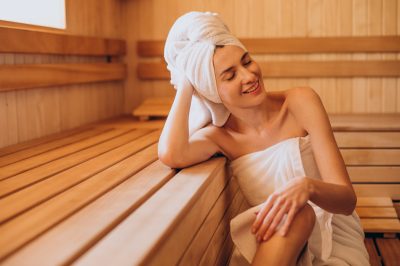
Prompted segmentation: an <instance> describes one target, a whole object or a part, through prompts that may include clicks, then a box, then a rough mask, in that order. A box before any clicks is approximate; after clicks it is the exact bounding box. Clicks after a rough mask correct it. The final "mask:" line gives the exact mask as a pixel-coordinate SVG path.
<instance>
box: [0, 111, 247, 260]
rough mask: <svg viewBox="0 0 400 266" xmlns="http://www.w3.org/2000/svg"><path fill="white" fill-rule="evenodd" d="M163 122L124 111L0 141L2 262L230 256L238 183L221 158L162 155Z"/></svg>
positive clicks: (238, 205)
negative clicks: (36, 137)
mask: <svg viewBox="0 0 400 266" xmlns="http://www.w3.org/2000/svg"><path fill="white" fill-rule="evenodd" d="M162 124H163V123H162V122H161V123H160V122H155V123H151V122H145V123H143V122H140V121H133V120H132V119H127V118H121V119H116V120H113V121H108V122H104V123H99V124H96V125H91V126H88V127H84V128H82V129H81V130H79V131H77V130H75V131H71V132H69V134H66V133H63V134H62V137H60V138H58V137H55V136H51V137H49V139H48V141H46V140H45V139H42V140H40V142H39V143H38V141H32V142H31V145H29V143H24V144H19V145H16V146H15V147H8V148H5V149H4V150H2V152H3V153H2V154H4V155H3V156H1V157H0V158H1V159H3V162H4V165H3V166H2V167H1V168H0V169H1V170H0V173H1V174H2V177H3V178H2V180H0V190H1V196H0V206H1V207H0V224H1V226H0V235H1V238H0V263H1V264H2V265H27V264H31V263H33V264H36V265H54V264H65V263H72V262H74V263H76V264H83V265H86V264H94V263H96V264H98V263H99V262H101V263H102V264H104V263H106V262H110V263H112V264H114V263H116V262H119V263H118V264H139V263H146V264H158V263H159V262H160V261H163V262H169V264H176V263H180V264H181V265H188V264H190V263H189V262H191V261H202V264H203V265H209V264H210V263H211V264H213V263H214V262H215V263H216V264H217V265H220V262H222V261H224V260H227V259H228V258H229V254H230V252H231V249H232V243H231V242H230V241H229V230H228V227H229V221H230V219H231V218H232V217H233V216H235V215H236V214H237V213H238V212H239V211H240V210H241V208H244V207H246V206H247V205H246V203H245V201H244V198H243V196H242V195H241V193H239V188H238V185H237V183H236V181H235V180H234V179H232V178H231V177H229V176H228V175H227V171H226V167H225V159H224V158H214V159H212V160H209V161H208V162H206V163H203V164H199V165H196V166H193V167H190V168H187V169H183V170H181V171H177V170H174V169H170V168H169V167H166V166H165V165H163V164H162V163H161V162H160V161H158V160H157V140H158V138H159V134H160V127H161V126H162ZM94 132H95V133H94ZM85 134H86V135H85ZM89 135H90V137H88V136H89ZM77 136H80V137H77ZM82 136H86V137H82ZM72 138H74V140H72ZM24 151H26V153H27V155H26V156H22V157H17V156H12V155H13V154H17V155H18V154H20V155H18V156H21V154H24ZM56 154H57V156H56ZM16 158H20V159H19V160H17V159H16ZM7 160H8V161H7ZM10 169H11V170H12V171H11V170H10ZM14 169H15V170H14ZM3 170H5V171H3ZM122 239H125V240H122ZM120 241H122V242H120ZM176 241H179V243H181V244H180V245H176ZM116 243H125V244H124V245H116ZM129 243H131V244H129ZM110 248H111V249H115V250H114V251H112V252H110V251H111V249H110ZM156 248H157V249H158V252H156V253H155V252H154V249H156ZM104 250H107V252H104ZM99 254H102V255H101V256H99ZM155 254H156V255H155Z"/></svg>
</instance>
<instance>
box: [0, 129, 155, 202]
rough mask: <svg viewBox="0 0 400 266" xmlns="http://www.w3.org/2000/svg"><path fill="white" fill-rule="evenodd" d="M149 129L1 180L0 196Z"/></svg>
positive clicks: (85, 159)
mask: <svg viewBox="0 0 400 266" xmlns="http://www.w3.org/2000/svg"><path fill="white" fill-rule="evenodd" d="M149 132H150V131H149V130H135V131H131V132H128V133H126V134H123V135H121V136H118V137H115V138H113V139H110V140H107V141H105V142H103V143H99V144H97V145H94V146H91V147H89V148H87V149H84V150H82V151H79V152H76V153H73V154H70V155H68V156H65V157H62V158H59V159H57V160H54V161H51V162H49V163H47V164H44V165H41V166H39V167H35V168H33V169H31V170H28V171H26V172H23V173H20V174H18V175H16V176H13V177H11V178H8V179H6V180H3V181H2V182H1V183H0V184H1V186H0V198H1V197H4V196H7V195H9V194H11V193H12V192H15V191H17V190H20V189H23V188H25V187H28V186H30V185H31V184H34V183H37V182H39V181H42V180H44V179H45V178H48V177H50V176H51V175H54V174H57V173H59V172H62V171H64V170H66V169H68V168H70V167H73V166H75V165H78V164H80V163H83V162H85V161H87V160H90V159H91V158H94V157H96V156H99V155H101V154H102V153H104V152H107V151H110V150H112V149H115V148H117V147H119V146H121V145H124V144H126V143H127V142H130V141H132V140H135V139H137V138H139V137H141V136H143V135H145V134H147V133H149Z"/></svg>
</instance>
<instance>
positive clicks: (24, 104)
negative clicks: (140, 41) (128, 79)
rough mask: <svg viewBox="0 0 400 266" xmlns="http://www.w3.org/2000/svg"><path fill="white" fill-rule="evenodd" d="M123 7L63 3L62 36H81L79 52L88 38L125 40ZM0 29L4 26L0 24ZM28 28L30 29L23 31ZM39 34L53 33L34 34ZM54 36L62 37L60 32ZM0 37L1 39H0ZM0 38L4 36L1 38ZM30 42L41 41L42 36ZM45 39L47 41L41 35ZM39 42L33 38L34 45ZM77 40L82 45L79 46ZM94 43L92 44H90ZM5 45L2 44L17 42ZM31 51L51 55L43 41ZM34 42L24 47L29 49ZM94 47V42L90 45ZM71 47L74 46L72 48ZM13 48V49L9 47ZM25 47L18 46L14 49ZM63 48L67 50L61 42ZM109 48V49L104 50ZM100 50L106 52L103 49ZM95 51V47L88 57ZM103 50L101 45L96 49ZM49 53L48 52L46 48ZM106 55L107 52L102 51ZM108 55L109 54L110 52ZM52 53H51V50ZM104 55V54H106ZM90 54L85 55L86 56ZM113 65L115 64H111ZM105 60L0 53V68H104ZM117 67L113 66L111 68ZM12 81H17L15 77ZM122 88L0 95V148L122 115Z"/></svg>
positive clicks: (75, 0) (102, 0)
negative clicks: (99, 65)
mask: <svg viewBox="0 0 400 266" xmlns="http://www.w3.org/2000/svg"><path fill="white" fill-rule="evenodd" d="M121 2H122V1H116V0H87V1H79V0H67V1H66V5H67V6H66V20H67V21H66V22H67V23H66V24H67V29H66V30H65V31H64V33H65V34H68V35H78V36H85V39H79V40H76V41H78V44H77V46H78V47H77V49H78V50H79V49H81V48H80V47H79V46H80V45H84V44H85V43H86V44H87V43H88V40H89V39H90V38H86V37H88V36H91V37H94V38H95V40H98V39H99V38H100V39H104V38H105V39H118V40H121V39H124V37H123V28H122V24H121V23H122V21H121V20H122V9H121V5H122V3H121ZM0 25H3V24H2V23H1V22H0ZM28 28H29V27H28ZM38 30H40V32H41V33H43V32H46V33H48V32H54V31H51V30H48V29H38ZM58 33H59V34H61V35H63V33H62V32H61V31H58ZM1 35H2V34H1ZM2 36H3V35H2ZM35 36H44V35H41V34H38V35H35ZM46 36H47V35H46ZM39 39H41V40H44V39H43V38H38V39H37V41H38V40H39ZM80 40H83V41H82V42H80ZM90 40H93V39H90ZM16 41H17V40H16V39H8V40H7V42H6V43H9V44H11V43H13V42H16ZM45 41H46V42H41V43H40V44H38V45H32V46H34V47H35V49H40V48H39V47H38V46H40V45H41V46H42V47H43V49H45V50H47V49H51V46H53V45H52V44H50V43H47V41H49V40H48V39H45ZM33 42H35V40H31V41H30V42H27V44H32V43H33ZM95 42H96V41H95ZM75 43H76V42H75ZM13 45H14V44H13ZM22 45H24V44H23V43H22V42H21V43H19V44H18V47H20V46H22ZM62 45H63V47H64V48H65V49H67V47H71V44H68V41H67V42H64V43H63V44H62ZM107 45H108V44H107ZM107 45H105V46H107ZM98 46H99V45H94V46H93V47H92V48H93V51H97V50H98ZM100 46H102V45H100ZM49 47H50V48H49ZM105 49H106V50H107V49H108V48H106V47H105ZM113 50H114V48H113V49H112V50H108V52H110V51H113ZM50 52H51V50H50ZM108 52H107V53H108ZM89 53H90V52H89ZM111 60H112V61H114V60H115V59H114V58H111ZM106 61H107V58H106V57H105V56H102V57H100V56H96V57H94V56H90V57H88V56H85V57H84V56H79V57H78V56H72V55H52V56H50V55H44V54H15V53H4V51H3V52H1V53H0V66H2V65H15V64H42V63H43V64H54V63H58V64H66V63H98V62H104V63H105V62H106ZM115 63H116V62H115ZM15 78H19V77H17V76H16V75H15ZM123 94H124V85H123V83H122V82H120V81H117V82H114V81H110V82H102V83H96V84H78V85H70V86H62V87H59V86H55V87H54V86H53V87H49V88H38V89H31V90H29V91H26V90H18V91H8V92H1V93H0V132H2V133H1V134H0V147H5V146H9V145H12V144H16V143H21V142H24V141H27V140H31V139H35V138H40V137H43V136H47V135H50V134H54V133H57V132H61V131H64V130H68V129H71V128H75V127H78V126H81V125H85V124H88V123H91V122H95V121H99V120H102V119H106V118H110V117H114V116H117V115H120V114H122V112H123V103H124V99H123Z"/></svg>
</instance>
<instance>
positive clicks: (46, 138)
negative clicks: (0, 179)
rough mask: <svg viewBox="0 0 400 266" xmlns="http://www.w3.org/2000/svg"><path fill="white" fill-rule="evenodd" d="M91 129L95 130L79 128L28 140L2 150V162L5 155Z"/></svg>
mask: <svg viewBox="0 0 400 266" xmlns="http://www.w3.org/2000/svg"><path fill="white" fill-rule="evenodd" d="M90 129H93V128H92V127H89V126H86V125H85V126H82V127H79V128H74V129H70V130H65V131H62V132H59V133H55V134H51V135H48V136H44V137H41V138H36V139H32V140H28V141H23V142H20V143H18V144H14V145H11V146H7V147H4V148H1V149H0V160H1V159H2V158H3V156H5V155H9V154H11V153H15V152H18V151H21V150H26V149H28V148H32V147H35V146H38V145H40V144H44V143H48V142H50V141H54V140H57V139H62V138H65V137H68V136H71V135H74V134H77V133H81V132H82V131H85V130H90ZM0 165H1V163H0Z"/></svg>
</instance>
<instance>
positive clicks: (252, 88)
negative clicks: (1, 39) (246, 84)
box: [242, 81, 260, 94]
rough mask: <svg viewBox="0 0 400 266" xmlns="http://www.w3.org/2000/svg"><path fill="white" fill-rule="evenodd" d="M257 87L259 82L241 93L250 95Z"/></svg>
mask: <svg viewBox="0 0 400 266" xmlns="http://www.w3.org/2000/svg"><path fill="white" fill-rule="evenodd" d="M259 86H260V82H259V81H257V82H256V83H255V84H254V85H253V86H252V87H251V88H249V89H247V90H245V91H243V92H242V93H244V94H248V93H252V92H254V91H256V90H257V89H258V87H259Z"/></svg>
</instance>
